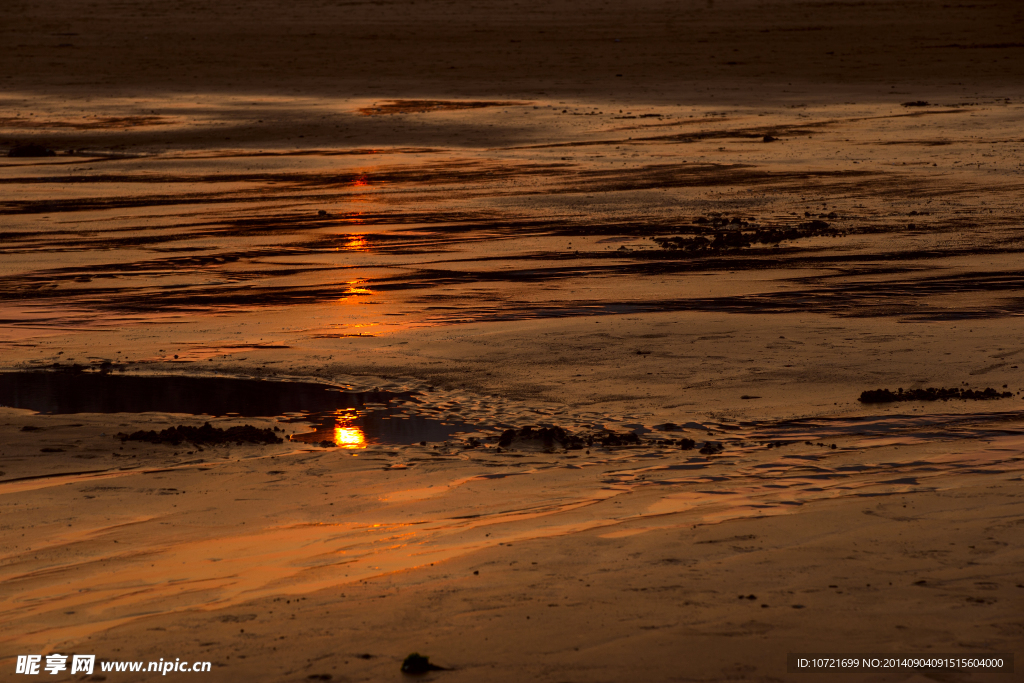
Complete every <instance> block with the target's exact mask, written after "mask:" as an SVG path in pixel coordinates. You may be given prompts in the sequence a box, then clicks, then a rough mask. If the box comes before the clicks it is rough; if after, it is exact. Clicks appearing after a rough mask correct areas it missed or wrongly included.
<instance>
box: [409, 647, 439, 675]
mask: <svg viewBox="0 0 1024 683" xmlns="http://www.w3.org/2000/svg"><path fill="white" fill-rule="evenodd" d="M447 670H448V669H446V668H444V667H443V666H438V665H437V664H431V663H430V657H425V656H424V655H421V654H420V653H419V652H413V653H412V654H411V655H409V656H408V657H406V658H405V661H404V662H402V673H404V674H413V675H416V674H425V673H427V672H428V671H447Z"/></svg>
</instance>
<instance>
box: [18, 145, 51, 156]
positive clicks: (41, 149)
mask: <svg viewBox="0 0 1024 683" xmlns="http://www.w3.org/2000/svg"><path fill="white" fill-rule="evenodd" d="M7 156H9V157H55V156H57V153H56V152H55V151H53V150H52V149H48V148H46V147H45V146H43V145H39V144H35V143H28V144H22V145H15V146H14V147H11V149H10V150H9V151H8V152H7Z"/></svg>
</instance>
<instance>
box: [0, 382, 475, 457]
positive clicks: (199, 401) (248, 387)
mask: <svg viewBox="0 0 1024 683" xmlns="http://www.w3.org/2000/svg"><path fill="white" fill-rule="evenodd" d="M420 403H421V401H420V399H419V398H418V395H417V394H416V393H414V392H388V391H364V392H357V391H346V390H344V389H343V388H342V387H336V386H331V385H327V384H317V383H314V382H285V381H269V380H254V379H240V378H227V377H187V376H171V375H165V376H144V377H137V376H131V375H119V374H107V373H100V372H50V371H29V372H10V373H0V406H4V407H9V408H21V409H27V410H32V411H35V412H37V413H42V414H48V415H62V414H72V413H147V412H156V413H177V414H186V415H209V416H217V417H264V418H277V419H279V420H281V421H285V422H290V423H304V424H310V423H312V424H313V425H315V426H314V427H313V431H310V432H307V433H303V434H299V435H296V436H293V437H292V438H293V440H295V441H299V442H305V443H313V444H323V442H328V443H327V445H336V446H347V447H360V446H366V445H371V444H412V443H417V442H420V441H443V440H445V439H447V438H448V437H450V436H452V435H454V434H457V433H459V432H465V431H472V430H473V429H474V427H473V425H470V424H466V423H462V422H454V421H450V420H442V419H435V418H433V417H429V416H426V415H424V414H421V413H420V412H418V411H417V406H418V405H419V404H420ZM210 429H214V428H212V427H211V428H210ZM231 429H234V428H229V429H227V430H221V431H224V432H225V434H224V435H222V436H221V435H218V433H217V432H210V431H209V430H206V428H205V427H202V428H196V427H175V428H171V430H170V431H168V430H164V432H160V433H155V432H139V433H138V434H140V435H141V436H138V437H136V436H135V435H134V434H130V435H128V436H129V438H131V439H132V440H144V441H151V442H153V443H164V442H170V443H174V439H180V440H185V441H194V439H195V438H208V439H212V441H209V443H221V442H220V441H217V439H219V438H224V439H225V440H224V441H223V443H228V442H235V441H239V440H241V441H243V442H246V443H256V442H257V441H253V440H252V439H253V438H256V437H258V435H253V434H249V436H246V434H248V432H245V431H234V432H232V431H231ZM175 430H177V431H175ZM182 430H185V431H182ZM191 430H199V431H197V432H194V431H191ZM203 430H206V431H203ZM264 431H266V430H264ZM165 432H166V433H165ZM270 434H273V432H272V431H271V432H270ZM239 437H246V438H239ZM260 438H262V437H260ZM274 438H276V436H275V437H274ZM153 439H157V440H156V441H153ZM263 443H273V442H263Z"/></svg>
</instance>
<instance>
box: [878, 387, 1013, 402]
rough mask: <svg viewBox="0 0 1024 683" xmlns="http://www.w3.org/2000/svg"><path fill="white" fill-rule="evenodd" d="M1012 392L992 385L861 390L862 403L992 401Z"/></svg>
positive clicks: (1006, 396)
mask: <svg viewBox="0 0 1024 683" xmlns="http://www.w3.org/2000/svg"><path fill="white" fill-rule="evenodd" d="M1011 396H1013V393H1012V392H1009V391H999V390H997V389H993V388H991V387H989V388H987V389H979V390H975V389H960V388H952V389H938V388H935V387H928V388H927V389H910V390H909V391H904V390H903V388H902V387H901V388H899V389H897V390H896V391H890V390H889V389H875V390H873V391H864V392H861V395H860V402H861V403H895V402H897V401H949V400H950V399H954V400H960V401H990V400H993V399H997V398H1010V397H1011Z"/></svg>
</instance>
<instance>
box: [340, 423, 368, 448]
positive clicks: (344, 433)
mask: <svg viewBox="0 0 1024 683" xmlns="http://www.w3.org/2000/svg"><path fill="white" fill-rule="evenodd" d="M334 443H335V445H337V446H340V447H342V448H363V447H365V446H366V435H365V434H364V433H363V430H362V429H360V428H359V427H353V426H351V425H341V424H339V425H335V427H334Z"/></svg>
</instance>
